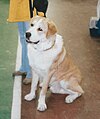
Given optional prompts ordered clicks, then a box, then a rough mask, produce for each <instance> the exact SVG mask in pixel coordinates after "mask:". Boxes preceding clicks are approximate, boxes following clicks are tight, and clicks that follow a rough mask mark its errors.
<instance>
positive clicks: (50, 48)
mask: <svg viewBox="0 0 100 119" xmlns="http://www.w3.org/2000/svg"><path fill="white" fill-rule="evenodd" d="M55 42H56V41H55V40H54V41H53V44H52V45H51V46H50V47H49V48H47V49H44V50H42V51H48V50H50V49H52V48H53V47H54V45H55ZM34 49H35V50H38V49H37V48H36V47H34Z"/></svg>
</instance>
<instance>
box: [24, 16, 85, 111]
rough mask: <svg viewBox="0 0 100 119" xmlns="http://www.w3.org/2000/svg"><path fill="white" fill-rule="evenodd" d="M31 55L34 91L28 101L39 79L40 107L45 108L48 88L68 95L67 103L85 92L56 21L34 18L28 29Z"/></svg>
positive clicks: (29, 56) (34, 94)
mask: <svg viewBox="0 0 100 119" xmlns="http://www.w3.org/2000/svg"><path fill="white" fill-rule="evenodd" d="M26 38H27V42H28V58H29V64H30V66H31V69H32V76H33V77H32V83H31V91H30V93H29V94H27V95H26V96H25V100H27V101H31V100H32V99H35V97H36V93H35V92H36V90H37V85H38V82H40V86H41V87H42V88H41V91H40V95H39V99H38V107H37V110H39V111H45V110H46V109H47V105H46V101H45V98H46V93H47V90H48V87H49V89H50V91H51V92H52V93H57V94H69V95H68V96H67V97H66V98H65V102H66V103H72V102H73V101H74V100H75V99H76V98H78V97H79V96H81V95H82V94H83V93H84V91H83V89H82V88H81V86H80V85H79V84H80V82H81V74H80V71H79V69H78V68H77V66H75V65H74V63H73V61H72V59H71V57H70V55H69V54H68V53H67V52H66V50H65V48H64V45H63V39H62V36H60V35H59V34H57V28H56V26H55V24H54V23H53V22H52V21H50V20H49V19H47V18H44V17H39V16H36V17H34V18H33V19H32V20H31V27H30V28H29V30H28V31H27V32H26Z"/></svg>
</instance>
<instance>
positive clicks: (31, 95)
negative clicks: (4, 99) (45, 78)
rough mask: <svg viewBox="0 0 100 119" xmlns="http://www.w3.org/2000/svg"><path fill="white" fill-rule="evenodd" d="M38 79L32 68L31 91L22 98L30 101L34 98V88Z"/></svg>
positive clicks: (35, 88)
mask: <svg viewBox="0 0 100 119" xmlns="http://www.w3.org/2000/svg"><path fill="white" fill-rule="evenodd" d="M38 81H39V77H38V75H37V74H36V72H34V71H33V70H32V83H31V91H30V93H29V94H27V95H26V96H25V97H24V99H25V100H27V101H31V100H32V99H35V97H36V94H35V93H36V90H37V84H38Z"/></svg>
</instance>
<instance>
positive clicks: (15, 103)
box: [11, 39, 22, 119]
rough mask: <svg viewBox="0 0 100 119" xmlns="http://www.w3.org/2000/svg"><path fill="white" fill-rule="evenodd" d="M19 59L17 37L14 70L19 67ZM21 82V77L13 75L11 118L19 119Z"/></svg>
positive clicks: (19, 48) (19, 51)
mask: <svg viewBox="0 0 100 119" xmlns="http://www.w3.org/2000/svg"><path fill="white" fill-rule="evenodd" d="M20 59H21V45H20V42H19V39H18V48H17V56H16V68H15V69H16V70H18V69H19V67H20V64H21V63H20ZM21 84H22V77H21V76H15V78H14V85H13V99H12V109H11V119H21Z"/></svg>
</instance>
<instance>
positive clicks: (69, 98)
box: [65, 95, 74, 103]
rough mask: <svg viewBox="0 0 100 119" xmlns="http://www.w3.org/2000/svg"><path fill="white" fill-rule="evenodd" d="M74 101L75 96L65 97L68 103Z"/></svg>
mask: <svg viewBox="0 0 100 119" xmlns="http://www.w3.org/2000/svg"><path fill="white" fill-rule="evenodd" d="M73 101H74V99H73V97H72V96H70V95H69V96H67V97H66V98H65V102H66V103H72V102H73Z"/></svg>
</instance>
